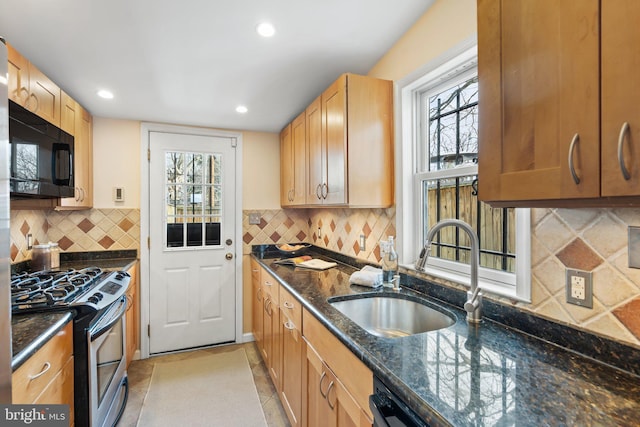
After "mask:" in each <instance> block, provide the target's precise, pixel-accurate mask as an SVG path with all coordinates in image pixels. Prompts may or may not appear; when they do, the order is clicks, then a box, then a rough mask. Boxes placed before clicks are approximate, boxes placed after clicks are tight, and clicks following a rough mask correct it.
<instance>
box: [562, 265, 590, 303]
mask: <svg viewBox="0 0 640 427" xmlns="http://www.w3.org/2000/svg"><path fill="white" fill-rule="evenodd" d="M566 286H567V302H568V303H570V304H575V305H579V306H580V307H585V308H593V280H592V274H591V272H589V271H582V270H572V269H567V280H566Z"/></svg>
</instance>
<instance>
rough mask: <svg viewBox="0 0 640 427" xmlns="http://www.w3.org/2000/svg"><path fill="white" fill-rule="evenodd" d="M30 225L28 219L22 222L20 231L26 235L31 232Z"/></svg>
mask: <svg viewBox="0 0 640 427" xmlns="http://www.w3.org/2000/svg"><path fill="white" fill-rule="evenodd" d="M29 230H30V227H29V223H28V222H27V221H25V222H23V223H22V227H20V232H21V233H22V235H23V236H26V235H27V233H29Z"/></svg>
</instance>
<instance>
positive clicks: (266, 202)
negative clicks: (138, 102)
mask: <svg viewBox="0 0 640 427" xmlns="http://www.w3.org/2000/svg"><path fill="white" fill-rule="evenodd" d="M140 143H141V141H140V122H139V121H134V120H119V119H106V118H102V117H94V118H93V192H94V201H93V206H94V208H98V209H104V208H140V182H141V181H140V179H141V177H140ZM242 143H243V152H242V162H243V169H242V172H243V176H242V182H243V188H242V208H243V209H280V138H279V136H278V134H276V133H269V132H242ZM113 187H124V189H125V201H124V202H122V203H116V202H114V201H113V194H112V193H113Z"/></svg>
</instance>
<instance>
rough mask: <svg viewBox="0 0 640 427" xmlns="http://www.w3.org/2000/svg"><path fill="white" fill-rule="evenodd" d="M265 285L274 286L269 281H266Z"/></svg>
mask: <svg viewBox="0 0 640 427" xmlns="http://www.w3.org/2000/svg"><path fill="white" fill-rule="evenodd" d="M264 284H265V285H267V286H273V283H271V282H269V281H268V280H265V281H264Z"/></svg>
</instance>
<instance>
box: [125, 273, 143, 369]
mask: <svg viewBox="0 0 640 427" xmlns="http://www.w3.org/2000/svg"><path fill="white" fill-rule="evenodd" d="M136 271H137V269H136V266H133V267H131V268H130V269H129V270H128V271H127V272H128V273H129V275H130V276H131V281H130V282H129V288H128V289H127V313H126V317H125V321H126V325H127V353H126V354H127V367H128V366H129V364H130V363H131V361H132V360H133V356H134V354H135V352H136V350H137V349H138V330H139V329H140V328H139V327H138V325H139V322H138V317H139V316H138V292H137V287H138V279H137V275H136Z"/></svg>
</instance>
